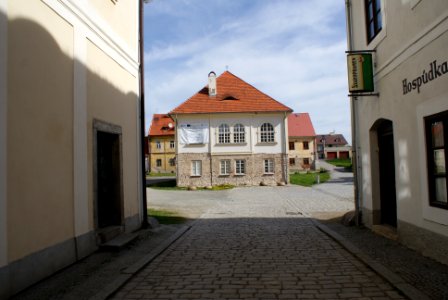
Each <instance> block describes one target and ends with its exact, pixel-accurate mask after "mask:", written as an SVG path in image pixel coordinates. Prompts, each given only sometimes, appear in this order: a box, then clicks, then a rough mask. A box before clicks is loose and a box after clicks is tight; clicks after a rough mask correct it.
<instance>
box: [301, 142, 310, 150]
mask: <svg viewBox="0 0 448 300" xmlns="http://www.w3.org/2000/svg"><path fill="white" fill-rule="evenodd" d="M302 145H303V150H310V143H309V142H308V141H303V143H302Z"/></svg>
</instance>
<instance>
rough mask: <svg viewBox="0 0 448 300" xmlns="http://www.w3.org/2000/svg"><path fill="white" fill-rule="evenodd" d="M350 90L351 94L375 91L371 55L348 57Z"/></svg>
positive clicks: (361, 54) (363, 54)
mask: <svg viewBox="0 0 448 300" xmlns="http://www.w3.org/2000/svg"><path fill="white" fill-rule="evenodd" d="M347 69H348V89H349V92H350V93H366V92H367V93H368V92H373V91H374V85H373V64H372V54H371V53H356V54H348V55H347Z"/></svg>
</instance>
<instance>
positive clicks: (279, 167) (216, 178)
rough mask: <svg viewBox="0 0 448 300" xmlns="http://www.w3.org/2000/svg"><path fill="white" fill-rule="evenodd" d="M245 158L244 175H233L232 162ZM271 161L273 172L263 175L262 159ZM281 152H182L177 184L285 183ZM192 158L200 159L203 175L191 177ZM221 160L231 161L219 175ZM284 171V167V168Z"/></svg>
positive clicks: (233, 163)
mask: <svg viewBox="0 0 448 300" xmlns="http://www.w3.org/2000/svg"><path fill="white" fill-rule="evenodd" d="M240 159H242V160H245V161H246V174H244V175H237V174H235V161H236V160H240ZM265 159H273V160H274V174H264V160H265ZM285 159H287V158H285V157H284V155H282V154H242V155H213V156H210V155H209V154H196V153H184V154H179V155H178V160H177V161H178V172H179V173H178V175H177V185H178V186H182V187H185V186H197V187H205V186H212V185H213V186H214V185H223V184H231V185H235V186H245V185H248V186H254V185H260V184H262V183H263V184H265V185H277V184H278V183H279V182H285V179H284V174H285V172H284V168H285V167H286V168H287V165H286V163H287V162H286V161H285ZM193 160H201V161H202V175H201V176H200V177H197V176H191V162H192V161H193ZM221 160H230V174H229V175H221V174H220V171H221V166H220V162H221ZM286 174H287V170H286Z"/></svg>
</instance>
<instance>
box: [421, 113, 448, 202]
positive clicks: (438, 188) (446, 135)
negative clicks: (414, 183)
mask: <svg viewBox="0 0 448 300" xmlns="http://www.w3.org/2000/svg"><path fill="white" fill-rule="evenodd" d="M425 131H426V153H427V162H428V190H429V202H430V203H429V204H430V205H431V206H435V207H440V208H444V209H448V197H447V194H448V190H447V186H448V184H447V176H446V169H447V160H446V157H447V155H448V147H447V141H448V111H445V112H442V113H439V114H436V115H433V116H429V117H426V118H425Z"/></svg>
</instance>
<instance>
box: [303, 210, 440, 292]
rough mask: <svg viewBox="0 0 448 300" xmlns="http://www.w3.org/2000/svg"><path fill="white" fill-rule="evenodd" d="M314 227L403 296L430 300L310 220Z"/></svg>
mask: <svg viewBox="0 0 448 300" xmlns="http://www.w3.org/2000/svg"><path fill="white" fill-rule="evenodd" d="M310 219H311V220H312V222H313V223H314V225H315V226H316V227H317V228H318V229H319V230H321V231H322V232H324V233H325V234H327V235H328V236H330V237H331V238H332V239H333V240H335V241H336V242H337V243H338V244H340V245H341V246H342V247H344V248H345V249H346V250H347V251H348V252H350V253H351V254H353V255H354V256H355V257H356V258H358V259H359V260H361V261H362V262H363V263H364V264H366V265H367V266H368V267H370V268H371V269H372V270H373V271H375V272H376V273H377V274H379V275H380V276H381V277H383V278H384V279H386V280H387V281H388V282H389V283H390V284H391V285H392V286H393V287H395V288H396V289H397V290H399V291H400V292H401V293H403V295H405V296H406V297H407V298H409V299H411V300H430V299H431V298H429V297H428V296H427V295H426V294H424V293H423V292H421V291H420V290H418V289H416V288H415V287H413V286H412V285H410V284H409V283H407V282H406V281H405V280H404V279H403V278H401V277H400V276H399V275H397V274H396V273H394V272H393V271H391V270H390V269H389V268H387V267H386V266H384V265H383V264H381V263H379V262H377V261H375V260H373V259H372V258H370V257H369V256H368V255H366V254H365V253H364V252H363V251H361V250H360V249H359V248H358V247H356V246H355V245H353V244H352V243H351V242H349V241H348V240H347V239H346V238H344V237H343V236H341V235H340V234H338V233H337V232H335V231H333V230H331V229H330V228H328V227H327V226H326V225H324V224H322V223H321V222H319V221H318V220H316V219H313V218H310Z"/></svg>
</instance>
